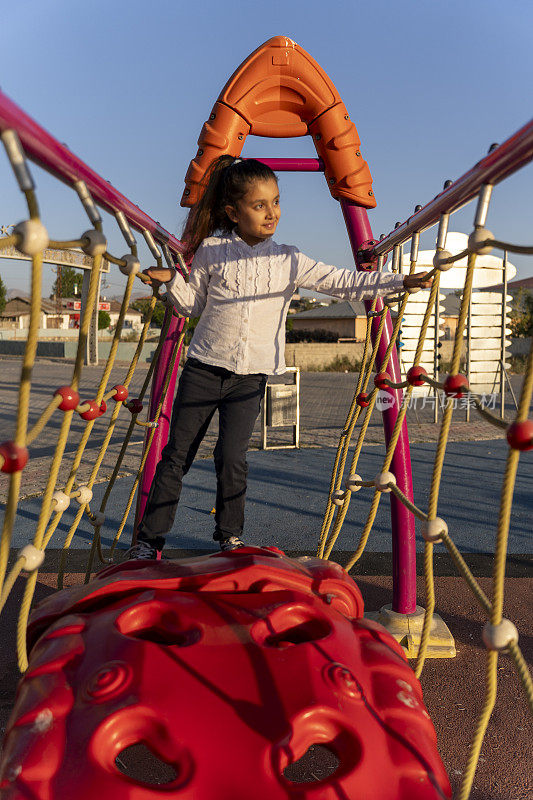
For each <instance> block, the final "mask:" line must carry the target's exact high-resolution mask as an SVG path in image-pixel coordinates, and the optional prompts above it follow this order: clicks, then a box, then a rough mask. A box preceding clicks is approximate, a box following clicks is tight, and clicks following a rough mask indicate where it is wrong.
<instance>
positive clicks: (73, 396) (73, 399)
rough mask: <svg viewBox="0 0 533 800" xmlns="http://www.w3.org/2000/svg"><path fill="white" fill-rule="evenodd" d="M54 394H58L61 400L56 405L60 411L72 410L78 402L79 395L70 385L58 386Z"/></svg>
mask: <svg viewBox="0 0 533 800" xmlns="http://www.w3.org/2000/svg"><path fill="white" fill-rule="evenodd" d="M55 395H60V396H61V397H62V400H61V402H60V404H59V406H58V408H60V409H61V411H73V410H74V409H75V408H76V406H77V405H78V403H79V402H80V396H79V394H78V392H76V391H75V390H74V389H73V388H72V386H60V387H59V389H56V390H55V392H54V396H55Z"/></svg>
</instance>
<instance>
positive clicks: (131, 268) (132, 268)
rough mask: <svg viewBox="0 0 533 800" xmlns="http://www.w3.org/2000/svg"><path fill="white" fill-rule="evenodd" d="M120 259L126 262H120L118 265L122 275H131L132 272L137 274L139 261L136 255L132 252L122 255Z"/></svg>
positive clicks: (139, 267) (139, 266)
mask: <svg viewBox="0 0 533 800" xmlns="http://www.w3.org/2000/svg"><path fill="white" fill-rule="evenodd" d="M122 261H125V262H126V263H125V264H121V265H120V266H119V269H120V271H121V272H122V274H123V275H131V274H132V273H133V274H134V275H137V273H138V272H139V271H140V269H141V262H140V261H139V259H138V258H137V256H134V255H133V254H132V253H128V254H127V255H125V256H122Z"/></svg>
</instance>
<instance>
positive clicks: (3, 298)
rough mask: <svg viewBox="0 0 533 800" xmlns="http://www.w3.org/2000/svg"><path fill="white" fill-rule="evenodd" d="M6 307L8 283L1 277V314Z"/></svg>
mask: <svg viewBox="0 0 533 800" xmlns="http://www.w3.org/2000/svg"><path fill="white" fill-rule="evenodd" d="M5 307H6V285H5V283H4V281H3V280H2V278H1V277H0V314H1V313H2V311H3V310H4V308H5Z"/></svg>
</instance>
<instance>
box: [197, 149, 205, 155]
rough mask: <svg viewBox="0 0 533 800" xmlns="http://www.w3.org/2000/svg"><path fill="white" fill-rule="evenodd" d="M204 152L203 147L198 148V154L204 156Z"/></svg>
mask: <svg viewBox="0 0 533 800" xmlns="http://www.w3.org/2000/svg"><path fill="white" fill-rule="evenodd" d="M203 154H204V151H203V150H202V148H200V149H199V150H198V155H199V156H203Z"/></svg>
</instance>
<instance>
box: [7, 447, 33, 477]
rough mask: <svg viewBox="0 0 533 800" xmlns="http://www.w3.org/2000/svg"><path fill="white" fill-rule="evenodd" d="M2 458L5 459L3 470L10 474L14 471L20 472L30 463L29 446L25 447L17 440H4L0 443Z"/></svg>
mask: <svg viewBox="0 0 533 800" xmlns="http://www.w3.org/2000/svg"><path fill="white" fill-rule="evenodd" d="M0 458H3V460H4V461H3V464H2V466H1V467H0V471H1V472H7V474H8V475H11V474H12V473H13V472H20V471H21V470H23V469H24V467H25V466H26V464H27V463H28V458H29V453H28V448H27V447H24V445H20V444H15V442H2V443H1V444H0Z"/></svg>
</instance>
